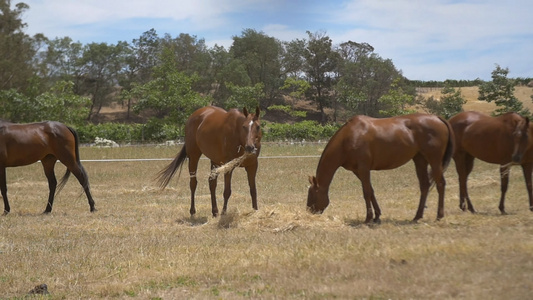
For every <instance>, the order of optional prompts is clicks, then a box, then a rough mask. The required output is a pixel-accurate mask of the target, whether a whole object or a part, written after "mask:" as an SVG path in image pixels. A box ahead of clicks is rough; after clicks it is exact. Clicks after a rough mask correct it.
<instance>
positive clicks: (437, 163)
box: [307, 114, 455, 223]
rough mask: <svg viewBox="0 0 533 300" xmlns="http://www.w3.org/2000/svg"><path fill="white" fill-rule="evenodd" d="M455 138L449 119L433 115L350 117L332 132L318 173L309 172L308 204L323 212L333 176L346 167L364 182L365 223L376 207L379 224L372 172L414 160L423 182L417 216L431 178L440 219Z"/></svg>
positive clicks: (371, 216) (420, 211)
mask: <svg viewBox="0 0 533 300" xmlns="http://www.w3.org/2000/svg"><path fill="white" fill-rule="evenodd" d="M454 142H455V140H454V133H453V131H452V128H451V126H450V124H449V123H448V122H447V121H446V120H444V119H442V118H440V117H437V116H434V115H428V114H411V115H403V116H397V117H392V118H383V119H376V118H372V117H368V116H363V115H360V116H355V117H352V118H351V119H350V120H348V122H346V124H344V125H343V126H342V127H341V128H340V129H339V130H337V132H336V133H335V134H334V135H333V136H332V137H331V139H330V140H329V142H328V144H327V145H326V147H325V149H324V151H323V153H322V155H321V157H320V160H319V162H318V167H317V170H316V176H310V177H309V182H310V183H311V186H310V187H309V190H308V196H307V208H308V210H309V211H311V212H312V213H322V212H323V211H324V209H325V208H326V207H327V206H328V205H329V195H328V192H329V186H330V183H331V181H332V180H333V176H334V175H335V172H336V171H337V169H338V168H339V167H343V168H345V169H347V170H349V171H352V172H353V173H354V174H355V175H356V176H357V178H359V180H360V181H361V184H362V187H363V197H364V199H365V204H366V219H365V223H369V222H370V221H372V218H373V211H372V208H373V209H374V212H375V217H374V219H373V220H374V222H375V223H379V222H380V219H379V218H380V216H381V209H380V208H379V205H378V203H377V200H376V197H375V195H374V189H373V188H372V183H371V180H370V171H371V170H390V169H394V168H397V167H400V166H402V165H404V164H405V163H407V162H408V161H409V160H411V159H412V160H413V161H414V163H415V168H416V175H417V177H418V181H419V186H420V202H419V205H418V210H417V212H416V215H415V218H414V219H413V221H415V222H416V221H417V220H419V219H421V218H422V217H423V215H424V208H425V204H426V199H427V195H428V192H429V188H430V187H431V185H432V184H433V183H435V184H436V186H437V190H438V194H439V202H438V209H437V220H439V219H441V218H443V217H444V189H445V185H446V181H445V179H444V171H445V170H446V168H447V167H448V164H449V162H450V161H451V159H452V155H453V152H454V147H455V146H454ZM428 164H429V166H430V167H431V175H432V176H431V177H432V178H431V179H430V178H429V173H428V169H427V167H428Z"/></svg>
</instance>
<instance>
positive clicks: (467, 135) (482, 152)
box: [449, 111, 533, 214]
mask: <svg viewBox="0 0 533 300" xmlns="http://www.w3.org/2000/svg"><path fill="white" fill-rule="evenodd" d="M449 122H450V124H451V125H452V127H453V130H454V132H455V139H456V144H457V149H456V151H455V154H454V157H453V158H454V161H455V167H456V169H457V174H458V176H459V207H460V208H461V209H462V210H466V205H468V210H469V211H471V212H473V213H475V212H476V211H475V209H474V206H473V205H472V202H471V201H470V197H469V196H468V189H467V181H468V175H469V174H470V172H472V169H473V167H474V158H479V159H481V160H482V161H485V162H488V163H493V164H499V165H500V173H501V197H500V205H499V209H500V212H501V213H502V214H506V212H505V204H504V202H505V193H506V192H507V185H508V183H509V172H508V168H509V166H510V164H520V165H521V166H522V170H523V173H524V177H525V179H526V185H527V190H528V196H529V208H530V210H532V211H533V197H532V193H531V171H532V169H533V146H532V143H533V140H532V139H531V138H529V135H530V134H531V133H530V132H532V133H533V128H531V126H530V124H529V119H528V118H524V117H522V116H520V115H519V114H516V113H506V114H504V115H501V116H498V117H489V116H487V115H484V114H481V113H479V112H474V111H469V112H462V113H459V114H457V115H455V116H453V117H452V118H451V119H450V120H449ZM465 200H466V205H465Z"/></svg>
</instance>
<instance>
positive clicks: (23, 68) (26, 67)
mask: <svg viewBox="0 0 533 300" xmlns="http://www.w3.org/2000/svg"><path fill="white" fill-rule="evenodd" d="M28 9H29V6H28V5H27V4H25V3H18V4H16V5H15V8H14V9H13V10H11V1H10V0H0V89H6V90H7V89H12V88H15V89H17V90H18V91H22V92H25V91H26V89H28V88H29V86H30V85H31V84H32V82H31V78H32V77H33V76H34V69H33V65H32V63H33V58H34V55H35V53H36V49H35V48H34V47H35V45H36V44H35V43H36V42H37V44H38V41H39V40H42V39H43V36H42V35H36V36H35V37H34V38H31V37H29V36H28V35H27V34H25V33H24V31H23V30H24V28H25V27H26V23H23V21H22V14H23V13H24V12H25V11H26V10H28Z"/></svg>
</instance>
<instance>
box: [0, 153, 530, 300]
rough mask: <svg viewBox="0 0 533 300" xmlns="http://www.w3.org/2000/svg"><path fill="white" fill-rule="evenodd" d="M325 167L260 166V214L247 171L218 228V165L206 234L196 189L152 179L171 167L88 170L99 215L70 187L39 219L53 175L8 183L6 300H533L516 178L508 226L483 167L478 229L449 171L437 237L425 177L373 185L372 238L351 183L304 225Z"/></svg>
mask: <svg viewBox="0 0 533 300" xmlns="http://www.w3.org/2000/svg"><path fill="white" fill-rule="evenodd" d="M321 148H323V145H305V146H296V145H292V146H291V145H273V144H270V145H264V146H263V149H262V152H261V156H262V157H265V156H274V155H291V154H298V155H317V154H319V153H320V149H321ZM178 150H179V149H178V148H176V147H169V148H165V147H163V148H155V147H142V148H118V149H117V148H115V149H93V148H82V149H81V155H82V158H84V159H94V158H102V157H106V158H113V157H120V158H140V157H146V158H157V157H169V158H170V157H173V156H174V155H175V154H176V153H177V151H178ZM317 162H318V158H293V159H281V158H270V159H268V158H262V159H260V161H259V164H260V165H259V173H258V195H259V210H258V211H254V210H252V208H251V200H250V197H249V192H248V187H247V184H246V176H245V172H244V170H242V169H238V170H235V172H234V176H233V194H232V197H231V199H230V203H229V212H228V214H227V215H225V216H222V217H220V218H212V217H211V216H210V215H211V207H210V200H209V191H208V190H209V189H208V186H207V180H208V176H209V173H210V169H209V164H208V161H207V160H201V165H200V169H199V172H198V175H197V176H198V179H199V184H198V190H197V212H198V213H197V215H196V216H195V217H194V218H191V217H190V216H189V213H188V211H189V189H188V179H187V178H186V176H184V177H182V178H180V180H179V181H177V180H173V181H172V182H171V184H170V185H169V187H168V188H167V189H166V190H164V191H160V190H159V189H157V188H156V186H157V185H156V184H155V182H154V180H153V178H154V176H155V174H156V173H157V171H159V169H161V168H163V166H164V165H166V162H119V163H100V162H86V163H85V164H84V165H85V167H86V169H87V170H88V172H89V176H90V181H91V185H92V190H93V194H94V197H95V200H96V205H97V208H98V209H99V211H98V212H96V213H94V214H91V213H89V206H88V204H87V201H86V199H85V197H84V196H83V195H81V188H80V187H79V185H78V184H77V183H76V182H75V181H74V180H72V179H71V181H69V183H68V184H67V186H66V187H65V189H64V190H63V191H62V192H61V194H60V195H59V197H58V198H57V199H56V203H55V205H54V211H53V213H52V214H50V215H41V214H40V213H41V212H42V211H43V210H44V208H45V199H46V194H47V185H46V180H45V178H44V175H43V174H42V170H41V167H40V165H39V164H34V165H31V166H27V167H20V168H13V169H9V170H8V186H9V195H10V200H11V201H10V202H11V207H12V213H11V214H9V215H7V216H3V217H0V232H1V234H0V264H1V266H2V268H1V270H2V271H1V272H0V298H18V297H23V296H24V295H25V294H27V293H28V291H29V290H30V289H32V288H33V287H34V286H35V285H37V284H41V283H46V284H47V285H48V289H49V291H50V293H51V296H50V297H49V298H50V299H77V298H79V299H102V298H103V299H110V298H115V299H122V298H125V299H180V298H188V299H258V298H261V299H324V298H339V299H354V298H355V299H358V298H366V299H368V298H373V299H406V298H412V299H428V298H433V299H434V298H439V299H442V298H454V299H455V298H457V299H483V298H490V299H501V298H505V299H521V298H523V299H525V298H528V297H530V295H531V290H533V283H532V282H531V279H530V276H531V274H532V273H533V240H532V239H531V236H532V235H533V215H532V213H531V212H530V211H529V210H528V209H527V208H528V204H527V194H526V191H525V187H524V182H523V178H522V174H521V171H519V170H518V168H516V167H515V168H513V170H512V171H511V181H510V186H509V192H508V197H507V198H508V201H507V203H506V204H507V210H508V212H509V213H510V215H508V216H501V215H500V214H499V211H498V208H497V206H498V199H499V179H498V166H495V165H488V164H484V163H480V162H479V161H478V162H476V167H475V169H474V172H473V173H472V176H471V179H470V184H469V186H470V194H471V198H472V200H473V202H474V205H475V207H476V208H477V210H478V211H479V214H476V215H473V214H470V213H464V212H462V211H460V210H459V209H458V196H457V194H458V191H457V189H458V184H457V179H456V174H455V170H454V167H453V165H452V166H450V168H449V170H448V173H447V176H446V178H447V183H448V185H447V195H446V217H445V218H444V219H443V220H442V221H439V222H436V221H435V217H436V210H437V208H436V202H437V199H436V198H437V195H436V191H432V193H431V194H430V198H429V199H428V208H427V209H426V213H425V218H424V219H423V221H422V222H419V223H418V224H413V223H411V222H410V220H411V219H412V218H413V217H414V215H415V211H416V207H417V204H418V187H417V186H418V185H417V183H416V179H415V178H416V176H415V173H414V170H413V165H412V163H409V164H408V165H406V166H403V167H401V168H399V169H396V170H393V171H382V172H374V173H373V183H374V189H375V190H376V196H377V199H378V201H379V204H380V205H381V208H382V210H383V216H382V224H381V225H370V226H367V225H364V224H363V223H362V221H363V220H364V217H365V209H364V202H363V200H362V192H361V188H360V183H359V182H358V181H357V179H356V178H355V176H353V174H351V173H350V172H347V171H345V170H342V169H340V170H339V171H338V172H337V175H336V177H335V179H334V181H333V184H332V186H331V191H330V198H331V201H332V202H331V205H330V207H328V208H327V209H326V211H325V212H324V214H323V215H318V216H317V215H311V214H309V213H307V212H306V211H305V200H306V194H307V185H308V183H307V176H308V175H310V174H313V173H314V171H315V168H316V165H317ZM57 169H58V171H57V174H60V173H62V172H63V170H62V169H61V168H60V167H59V165H58V167H57ZM183 174H186V173H185V172H184V173H183ZM221 194H222V185H221V184H219V190H218V195H219V198H221ZM219 203H220V202H219Z"/></svg>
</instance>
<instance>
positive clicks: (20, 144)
mask: <svg viewBox="0 0 533 300" xmlns="http://www.w3.org/2000/svg"><path fill="white" fill-rule="evenodd" d="M38 160H40V161H41V163H42V165H43V168H44V174H45V175H46V178H47V179H48V188H49V190H50V193H49V195H48V203H47V204H46V209H45V210H44V213H50V212H52V205H53V204H54V195H55V192H56V188H57V193H59V191H61V189H62V188H63V187H64V186H65V184H66V183H67V180H68V178H69V176H70V173H71V172H72V173H73V174H74V176H76V178H77V179H78V181H79V182H80V184H81V186H82V187H83V189H84V191H85V195H87V199H88V200H89V207H90V210H91V212H94V211H95V210H96V209H95V207H94V200H93V198H92V196H91V192H90V189H89V178H88V176H87V172H85V169H84V168H83V166H82V164H81V162H80V153H79V141H78V134H77V133H76V131H75V130H74V129H72V128H70V127H68V126H66V125H64V124H62V123H59V122H51V121H48V122H41V123H30V124H13V123H9V122H5V121H0V191H1V192H2V198H4V215H5V214H8V213H9V211H10V210H11V209H10V207H9V201H8V199H7V184H6V168H7V167H19V166H25V165H29V164H32V163H34V162H37V161H38ZM58 160H59V161H60V162H62V163H63V164H64V165H65V166H66V167H67V171H66V172H65V175H64V176H63V178H62V179H61V181H60V183H59V185H57V180H56V176H55V173H54V166H55V164H56V162H57V161H58Z"/></svg>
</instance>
